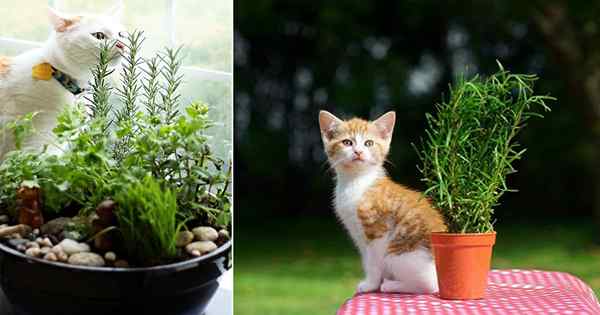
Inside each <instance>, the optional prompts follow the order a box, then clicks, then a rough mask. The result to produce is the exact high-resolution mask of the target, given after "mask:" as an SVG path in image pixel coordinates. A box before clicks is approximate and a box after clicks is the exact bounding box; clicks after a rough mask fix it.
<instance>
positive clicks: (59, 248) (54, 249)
mask: <svg viewBox="0 0 600 315" xmlns="http://www.w3.org/2000/svg"><path fill="white" fill-rule="evenodd" d="M51 252H53V253H55V254H58V253H60V252H63V253H64V251H63V248H62V246H60V245H54V246H53V247H52V250H51Z"/></svg>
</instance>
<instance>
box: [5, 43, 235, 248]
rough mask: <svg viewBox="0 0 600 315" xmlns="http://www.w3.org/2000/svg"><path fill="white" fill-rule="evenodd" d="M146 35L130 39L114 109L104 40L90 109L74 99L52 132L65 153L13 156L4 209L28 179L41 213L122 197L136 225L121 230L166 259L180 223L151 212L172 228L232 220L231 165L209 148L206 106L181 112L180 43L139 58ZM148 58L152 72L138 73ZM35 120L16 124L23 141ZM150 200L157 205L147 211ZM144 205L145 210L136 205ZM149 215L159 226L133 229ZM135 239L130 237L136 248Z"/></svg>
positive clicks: (193, 106) (7, 166)
mask: <svg viewBox="0 0 600 315" xmlns="http://www.w3.org/2000/svg"><path fill="white" fill-rule="evenodd" d="M142 42H143V37H142V34H141V33H140V32H134V33H132V34H131V35H130V36H129V41H128V44H127V46H128V47H129V49H128V51H129V52H130V53H129V55H127V56H124V64H123V72H122V76H121V87H119V88H116V91H117V94H118V96H119V98H118V99H119V100H120V101H121V102H122V103H123V104H122V105H123V106H114V108H113V106H112V105H111V104H110V103H109V97H110V95H111V93H112V91H113V87H112V86H110V84H109V82H110V81H109V79H108V76H109V75H110V74H111V73H112V71H113V70H110V67H109V65H110V63H112V62H113V60H112V58H109V56H110V53H109V52H110V51H111V50H112V47H113V44H106V45H105V47H103V50H102V52H101V54H100V58H99V61H98V62H99V64H98V65H97V66H96V67H95V68H94V69H93V82H92V93H91V97H89V98H88V101H89V102H90V104H89V105H88V109H87V110H86V108H85V106H84V105H82V104H75V105H74V106H67V107H66V109H65V110H64V111H63V112H62V113H61V114H60V115H59V116H58V118H57V126H56V128H55V129H54V130H53V132H54V134H55V135H56V139H57V142H58V145H59V147H61V148H64V150H63V152H62V153H61V154H60V155H59V156H56V155H51V154H49V153H46V152H41V153H40V152H33V151H28V150H16V151H13V152H10V153H9V154H7V156H6V160H5V161H3V162H2V164H0V209H8V210H11V211H12V210H14V208H15V205H14V202H15V193H16V190H17V188H18V187H19V186H20V185H21V184H22V183H23V182H24V181H27V182H26V183H31V184H35V185H39V186H40V187H41V190H42V198H43V207H44V211H54V212H60V211H63V210H64V209H65V208H66V207H69V206H76V207H78V208H79V209H80V211H81V212H82V214H85V213H88V212H90V211H93V209H95V207H96V206H97V205H98V203H100V202H101V201H102V200H104V199H106V198H119V199H120V201H121V202H120V203H119V207H123V208H124V209H126V210H124V211H125V213H124V214H123V215H126V217H121V219H125V218H127V221H124V220H122V222H129V223H130V225H129V226H125V227H123V228H124V229H129V230H127V231H123V233H124V234H126V235H128V237H126V238H125V240H126V242H130V241H133V240H134V239H136V237H138V239H139V237H141V236H142V234H143V235H144V237H145V239H153V238H155V239H160V243H159V244H157V245H156V246H158V248H150V249H145V248H144V249H143V250H142V251H141V252H140V253H139V255H140V257H138V258H140V259H141V255H143V254H152V253H157V252H158V251H159V248H160V250H162V251H163V254H165V255H166V256H170V255H171V254H172V250H171V249H170V247H169V246H170V245H169V246H167V243H168V240H169V239H171V238H172V237H175V235H174V234H173V233H174V228H173V227H172V226H171V223H168V224H166V223H165V224H163V223H164V222H163V223H161V222H157V221H152V220H154V219H152V218H155V219H156V220H159V219H160V220H166V218H169V220H171V216H172V220H174V222H176V224H175V226H177V225H179V224H183V222H187V221H188V220H191V222H193V223H194V224H203V225H207V224H208V225H215V226H219V227H223V228H227V227H228V226H229V224H230V218H231V213H230V208H231V205H230V204H231V193H230V183H231V162H229V163H226V162H225V161H223V160H222V159H220V158H218V157H216V156H214V155H213V153H212V150H211V147H210V146H209V145H208V140H209V138H208V136H207V135H206V131H207V129H209V128H210V127H212V126H213V122H212V121H211V120H210V119H209V107H208V105H206V104H203V103H201V102H194V103H192V104H190V105H189V106H187V107H186V108H185V111H181V112H180V111H179V107H180V104H179V99H180V96H179V93H178V88H179V87H180V85H181V82H182V76H181V75H180V74H179V73H178V71H179V68H180V65H181V62H180V60H179V58H180V57H179V54H180V50H171V49H166V52H165V53H164V54H163V55H160V56H157V57H154V58H152V59H149V60H147V61H142V60H141V59H140V57H138V56H137V52H138V50H139V49H140V46H141V43H142ZM142 63H145V64H146V66H147V70H140V69H142V68H140V65H142ZM142 72H143V73H144V74H145V77H143V78H142ZM138 103H139V104H143V105H144V109H145V111H142V110H140V106H138ZM32 117H33V114H32V115H29V116H26V117H24V118H23V119H21V120H18V121H16V122H15V123H13V124H12V125H11V128H12V130H13V133H14V134H19V135H20V136H19V137H17V138H18V139H23V138H24V137H25V136H26V135H27V134H28V133H29V132H31V128H29V127H28V126H29V125H31V119H32ZM21 135H22V136H21ZM150 177H151V179H149V178H150ZM151 181H155V182H157V183H159V184H160V186H161V189H160V190H159V189H158V188H157V187H154V186H153V187H154V188H153V189H150V188H147V190H144V189H143V187H142V186H144V185H145V184H150V182H151ZM159 184H157V185H159ZM129 189H136V192H135V195H133V194H132V196H131V197H130V198H126V196H125V195H127V194H129V191H128V190H129ZM160 191H166V192H168V194H169V197H168V199H160V198H158V196H157V195H158V194H159V192H160ZM171 195H172V196H171ZM136 198H137V199H136ZM144 198H145V199H144ZM164 198H167V197H164ZM142 199H143V200H145V201H144V203H142ZM128 202H131V204H129V203H128ZM153 202H157V208H156V209H152V210H149V208H151V205H152V203H153ZM140 205H141V206H143V207H145V208H139V209H136V207H138V206H140ZM157 209H167V210H160V211H166V213H164V214H157V213H153V212H152V211H159V210H157ZM173 213H176V214H177V215H174V214H173ZM160 215H165V217H160ZM134 216H138V217H134ZM144 220H150V221H152V222H149V223H148V222H146V223H144V224H151V225H152V224H155V225H153V229H145V228H141V227H140V229H142V230H140V231H131V229H132V226H133V225H131V224H133V223H135V224H138V223H140V222H142V223H143V222H145V221H144ZM169 222H170V221H169ZM163 228H164V230H161V229H163ZM135 233H140V234H139V235H137V234H135ZM147 242H148V241H146V243H147ZM138 245H139V244H135V243H127V244H126V246H130V247H131V248H133V247H135V246H138ZM149 246H154V245H149ZM147 258H149V259H150V258H152V257H147Z"/></svg>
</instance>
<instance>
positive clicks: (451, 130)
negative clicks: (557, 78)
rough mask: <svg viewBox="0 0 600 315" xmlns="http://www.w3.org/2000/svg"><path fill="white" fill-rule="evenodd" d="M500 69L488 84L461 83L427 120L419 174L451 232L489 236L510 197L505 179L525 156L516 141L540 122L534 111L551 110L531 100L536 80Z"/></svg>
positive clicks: (542, 98)
mask: <svg viewBox="0 0 600 315" xmlns="http://www.w3.org/2000/svg"><path fill="white" fill-rule="evenodd" d="M499 66H500V70H499V71H498V72H497V73H496V74H494V75H491V76H490V77H488V78H487V79H483V78H480V77H478V76H476V77H474V78H473V79H471V80H464V79H461V80H459V82H458V84H457V85H456V86H454V87H452V88H451V89H450V98H449V100H448V101H447V102H442V103H441V104H437V105H436V115H435V116H433V115H430V114H428V115H427V122H428V128H427V131H426V137H425V140H424V141H423V143H422V148H421V149H420V150H418V151H419V152H418V153H419V158H420V160H421V163H422V165H421V167H420V168H419V170H420V171H421V173H422V175H423V179H422V180H423V181H424V182H425V184H426V185H427V187H428V188H427V190H426V195H427V196H429V197H430V198H431V199H432V200H433V202H434V204H435V206H436V207H437V208H438V209H440V210H441V212H442V213H443V214H444V216H445V218H446V222H447V224H448V227H449V230H450V231H451V232H455V233H483V232H489V231H493V222H492V214H493V208H494V207H495V206H497V205H498V200H499V198H500V197H501V196H502V194H503V193H504V192H507V191H512V190H511V189H509V188H508V187H507V185H506V177H507V175H509V174H512V173H514V172H516V170H515V169H514V168H513V166H512V163H513V162H514V161H515V160H518V159H520V158H521V157H522V155H523V153H524V152H525V149H520V148H519V144H518V143H517V142H516V141H515V139H514V138H515V136H516V135H517V133H518V132H519V131H520V130H521V129H522V128H523V127H524V126H525V123H526V122H527V121H528V120H529V119H530V118H531V117H536V116H537V117H541V115H540V114H538V113H536V112H534V111H533V110H534V109H533V108H532V107H533V106H539V107H541V108H543V109H545V110H549V108H548V107H547V106H546V105H545V101H546V100H552V99H553V98H551V97H548V96H539V95H533V86H534V82H535V81H536V80H537V77H536V76H535V75H524V74H511V73H509V72H508V71H505V70H504V69H503V68H502V65H500V64H499Z"/></svg>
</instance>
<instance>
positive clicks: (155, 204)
mask: <svg viewBox="0 0 600 315" xmlns="http://www.w3.org/2000/svg"><path fill="white" fill-rule="evenodd" d="M124 188H125V189H123V190H121V191H119V192H118V193H117V194H116V195H115V201H116V202H117V204H118V205H119V209H118V211H117V212H116V216H117V220H118V222H119V229H120V231H121V235H122V236H123V239H124V245H125V248H126V250H127V252H128V255H129V257H131V258H133V259H134V260H135V261H137V262H138V263H141V264H148V260H149V259H150V260H151V262H150V264H152V263H156V262H160V261H169V260H170V259H173V258H174V257H175V256H176V254H177V249H176V247H175V243H176V240H177V233H178V232H179V230H180V229H181V227H182V225H183V222H180V223H178V220H177V215H178V211H177V198H176V197H175V194H174V193H173V192H171V190H169V189H163V188H162V187H161V186H160V183H159V181H157V180H156V179H154V178H153V177H152V176H149V175H148V176H146V177H144V178H143V179H142V180H141V181H138V182H134V183H132V184H129V185H127V186H125V187H124Z"/></svg>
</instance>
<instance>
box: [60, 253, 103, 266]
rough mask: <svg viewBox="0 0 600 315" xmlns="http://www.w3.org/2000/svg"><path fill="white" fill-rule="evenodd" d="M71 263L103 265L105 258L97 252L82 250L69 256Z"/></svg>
mask: <svg viewBox="0 0 600 315" xmlns="http://www.w3.org/2000/svg"><path fill="white" fill-rule="evenodd" d="M69 264H71V265H79V266H91V267H102V266H104V258H102V256H100V255H98V254H96V253H90V252H81V253H76V254H73V255H71V256H70V257H69Z"/></svg>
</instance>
